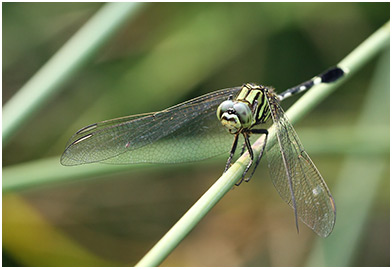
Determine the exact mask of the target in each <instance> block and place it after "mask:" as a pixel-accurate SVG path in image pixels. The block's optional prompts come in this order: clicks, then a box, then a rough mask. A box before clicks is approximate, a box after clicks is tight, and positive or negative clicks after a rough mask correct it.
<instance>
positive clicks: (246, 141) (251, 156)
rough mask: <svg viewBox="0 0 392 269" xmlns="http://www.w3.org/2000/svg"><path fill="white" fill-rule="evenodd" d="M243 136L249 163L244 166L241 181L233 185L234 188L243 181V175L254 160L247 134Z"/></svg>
mask: <svg viewBox="0 0 392 269" xmlns="http://www.w3.org/2000/svg"><path fill="white" fill-rule="evenodd" d="M243 135H244V139H245V145H246V148H247V149H248V152H249V157H250V162H249V163H248V165H247V166H246V168H245V171H244V172H243V173H242V177H241V180H240V181H238V182H237V183H236V184H235V185H236V186H239V185H240V184H241V183H242V181H244V178H245V175H246V173H248V171H249V169H250V167H251V166H252V163H253V159H254V157H253V156H254V155H253V149H252V145H251V144H250V141H249V134H248V133H243ZM246 181H248V180H246Z"/></svg>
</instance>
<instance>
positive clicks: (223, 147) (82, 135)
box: [61, 87, 241, 165]
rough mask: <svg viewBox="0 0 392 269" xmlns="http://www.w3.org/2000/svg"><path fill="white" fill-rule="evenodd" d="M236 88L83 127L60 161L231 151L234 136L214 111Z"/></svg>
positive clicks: (175, 157) (198, 156)
mask: <svg viewBox="0 0 392 269" xmlns="http://www.w3.org/2000/svg"><path fill="white" fill-rule="evenodd" d="M240 90H241V88H240V87H237V88H229V89H223V90H218V91H215V92H212V93H209V94H206V95H203V96H200V97H198V98H195V99H192V100H190V101H187V102H184V103H181V104H178V105H176V106H173V107H171V108H168V109H165V110H162V111H160V112H156V113H147V114H140V115H135V116H129V117H124V118H118V119H113V120H108V121H103V122H100V123H95V124H92V125H89V126H86V127H84V128H82V129H81V130H79V131H78V132H76V133H75V134H74V135H73V136H72V137H71V139H70V140H69V141H68V143H67V146H66V149H65V151H64V153H63V155H62V156H61V163H62V164H63V165H79V164H84V163H93V162H104V163H112V164H127V163H140V162H149V163H177V162H188V161H195V160H202V159H206V158H209V157H213V156H216V155H219V154H222V153H224V152H229V150H230V147H231V144H232V139H233V137H232V135H230V134H229V133H228V132H227V131H226V130H225V129H224V128H223V126H222V125H221V124H220V122H219V120H218V119H217V117H216V109H217V107H218V106H219V104H220V103H221V102H223V101H224V100H226V99H227V98H228V97H229V96H230V95H233V96H234V97H235V95H236V94H237V93H238V92H239V91H240Z"/></svg>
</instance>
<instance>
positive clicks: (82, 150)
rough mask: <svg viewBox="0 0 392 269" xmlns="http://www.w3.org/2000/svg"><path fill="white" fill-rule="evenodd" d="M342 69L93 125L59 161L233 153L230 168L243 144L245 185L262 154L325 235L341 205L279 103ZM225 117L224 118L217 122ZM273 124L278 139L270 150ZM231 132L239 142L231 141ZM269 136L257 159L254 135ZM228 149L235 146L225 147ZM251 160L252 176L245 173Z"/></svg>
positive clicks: (289, 199) (185, 158)
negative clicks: (278, 88) (282, 86)
mask: <svg viewBox="0 0 392 269" xmlns="http://www.w3.org/2000/svg"><path fill="white" fill-rule="evenodd" d="M345 72H347V71H344V70H343V69H342V68H340V67H337V66H335V67H332V68H330V69H328V70H326V71H324V72H323V73H321V74H320V75H318V76H315V77H314V78H312V79H310V80H308V81H305V82H303V83H301V84H299V85H298V86H295V87H293V88H290V89H288V90H286V91H284V92H283V93H281V94H276V93H275V91H274V89H273V88H271V87H266V86H263V85H257V84H253V83H246V84H244V85H242V86H239V87H233V88H227V89H222V90H217V91H214V92H211V93H208V94H205V95H202V96H200V97H197V98H194V99H191V100H189V101H186V102H183V103H180V104H178V105H175V106H172V107H170V108H167V109H165V110H162V111H158V112H153V113H145V114H139V115H133V116H127V117H122V118H117V119H112V120H107V121H102V122H99V123H94V124H91V125H88V126H86V127H84V128H82V129H80V130H79V131H77V132H76V133H75V134H74V135H73V136H72V137H71V138H70V140H69V141H68V143H67V145H66V148H65V151H64V153H63V154H62V156H61V160H60V162H61V164H62V165H64V166H74V165H80V164H88V163H97V162H100V163H109V164H131V163H143V162H144V163H181V162H191V161H197V160H203V159H207V158H212V157H214V156H217V155H220V154H223V153H226V154H227V153H229V157H228V160H227V162H226V166H225V169H224V172H226V171H227V170H228V168H229V167H230V165H231V163H232V160H233V158H234V156H235V152H236V149H237V147H238V145H239V144H240V145H241V144H242V151H241V154H242V153H244V151H245V150H246V151H247V152H248V153H249V156H250V162H249V163H248V165H247V166H246V168H245V170H244V172H243V175H242V178H241V179H240V181H239V182H237V183H236V185H240V184H241V182H243V181H246V182H248V181H249V180H250V179H251V178H252V176H253V174H254V172H255V170H256V168H257V166H258V164H259V162H260V160H261V158H262V156H263V154H264V151H267V152H266V155H267V163H268V167H269V171H270V177H271V179H272V182H273V185H274V186H275V188H276V190H277V191H278V193H279V195H280V196H281V197H282V199H283V200H284V201H285V202H286V203H288V204H289V205H290V206H291V207H292V208H293V210H294V216H295V224H296V228H297V231H298V232H299V227H298V219H300V220H301V221H302V222H303V223H305V224H306V225H307V226H308V227H310V228H311V229H312V230H313V231H314V232H315V233H316V234H318V235H319V236H321V237H327V236H328V235H329V234H330V233H331V232H332V230H333V227H334V225H335V221H336V206H335V202H334V199H333V197H332V195H331V192H330V191H329V189H328V187H327V184H326V183H325V181H324V179H323V177H322V176H321V174H320V173H319V171H318V170H317V168H316V166H315V165H314V164H313V162H312V160H311V159H310V157H309V155H308V154H307V153H306V151H305V150H304V148H303V146H302V144H301V142H300V140H299V138H298V135H297V134H296V132H295V130H294V128H293V126H292V125H291V123H290V122H289V120H288V118H287V116H286V115H285V112H284V110H283V109H282V107H281V106H280V102H281V101H283V100H284V99H286V98H288V97H291V96H293V95H295V94H298V93H300V92H304V91H306V90H309V89H310V88H312V87H313V86H314V85H318V84H321V83H335V82H336V81H337V80H339V79H340V78H341V77H343V76H344V74H345ZM219 121H220V123H219ZM268 125H270V126H272V128H274V134H275V136H276V141H275V143H273V145H272V146H271V147H270V148H268V149H267V150H266V144H267V139H268V135H269V131H268V129H267V128H266V127H265V126H268ZM233 136H234V141H233V139H232V138H233ZM261 136H264V137H265V139H264V142H263V145H262V150H261V151H260V153H259V154H258V156H254V155H255V154H254V152H253V149H252V146H251V144H252V140H251V139H254V138H255V137H256V138H257V137H261ZM228 149H230V151H228ZM253 164H254V169H253V171H252V172H251V173H250V176H249V177H248V178H245V177H246V174H247V173H248V172H249V169H250V168H251V166H252V165H253Z"/></svg>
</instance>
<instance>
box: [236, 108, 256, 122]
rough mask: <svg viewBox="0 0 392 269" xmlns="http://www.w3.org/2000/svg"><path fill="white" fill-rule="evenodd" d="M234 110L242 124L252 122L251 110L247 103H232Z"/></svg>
mask: <svg viewBox="0 0 392 269" xmlns="http://www.w3.org/2000/svg"><path fill="white" fill-rule="evenodd" d="M234 110H235V111H236V115H237V116H238V118H239V119H240V122H241V123H242V124H250V123H251V122H252V111H251V110H250V108H249V106H248V105H247V104H245V103H236V104H235V105H234Z"/></svg>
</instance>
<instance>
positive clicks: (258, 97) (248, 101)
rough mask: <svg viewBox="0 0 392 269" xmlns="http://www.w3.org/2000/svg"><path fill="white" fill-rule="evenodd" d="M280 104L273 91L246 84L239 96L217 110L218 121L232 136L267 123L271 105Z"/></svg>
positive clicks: (227, 101) (224, 103)
mask: <svg viewBox="0 0 392 269" xmlns="http://www.w3.org/2000/svg"><path fill="white" fill-rule="evenodd" d="M274 101H275V102H278V99H277V96H276V94H275V93H274V91H273V89H271V88H268V87H264V86H262V85H255V84H252V83H246V84H244V86H242V89H241V91H240V92H239V94H238V95H237V96H236V97H235V99H234V98H233V96H230V97H229V98H228V100H226V101H224V102H222V103H221V104H220V106H219V107H218V110H217V116H218V119H219V120H220V121H221V123H222V125H223V126H225V127H226V128H227V129H228V131H229V132H230V133H232V134H236V133H239V132H241V131H243V130H246V129H250V128H252V127H253V126H254V125H257V124H262V123H265V122H266V121H267V120H268V119H269V118H270V117H271V110H270V103H273V102H274Z"/></svg>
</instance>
